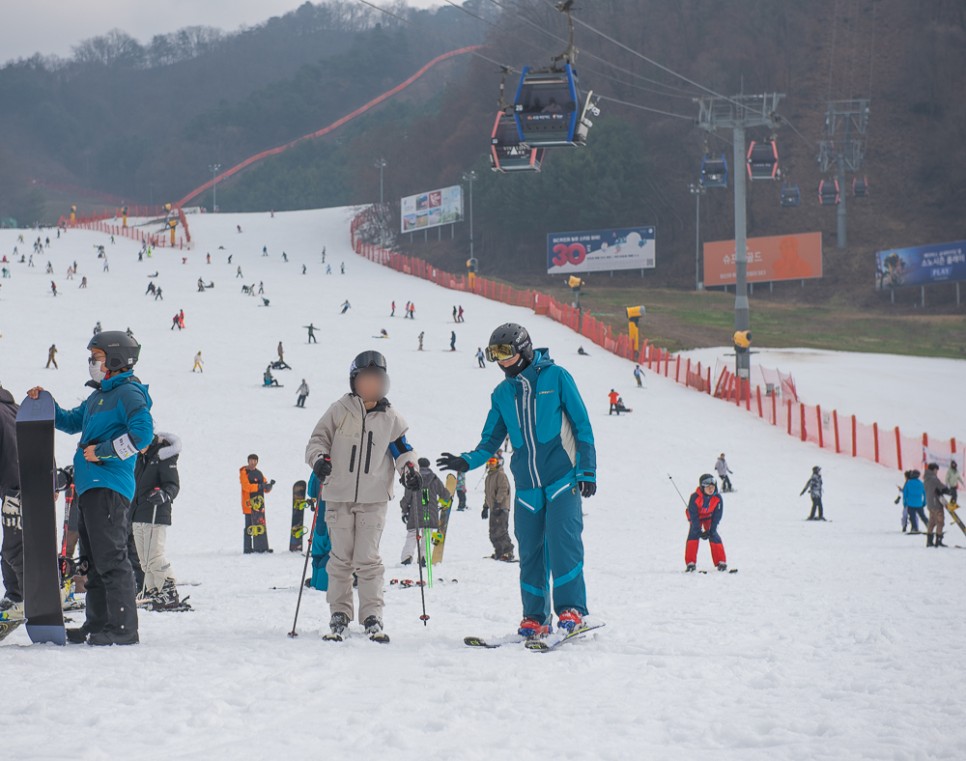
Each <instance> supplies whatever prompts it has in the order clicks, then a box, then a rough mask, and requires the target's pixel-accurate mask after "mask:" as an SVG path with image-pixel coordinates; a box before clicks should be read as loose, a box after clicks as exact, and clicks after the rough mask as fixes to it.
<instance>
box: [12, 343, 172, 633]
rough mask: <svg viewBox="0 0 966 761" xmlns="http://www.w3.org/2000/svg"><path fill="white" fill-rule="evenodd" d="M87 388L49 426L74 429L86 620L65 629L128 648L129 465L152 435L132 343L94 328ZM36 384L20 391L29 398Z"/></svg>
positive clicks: (131, 617)
mask: <svg viewBox="0 0 966 761" xmlns="http://www.w3.org/2000/svg"><path fill="white" fill-rule="evenodd" d="M87 348H88V350H89V351H90V352H91V356H90V359H89V362H88V369H89V372H90V376H91V380H92V381H93V385H94V391H93V393H91V395H90V397H89V398H88V399H87V401H86V402H84V403H83V404H81V405H79V406H77V407H75V408H74V409H71V410H65V409H62V408H61V407H60V406H59V405H57V406H56V407H55V410H56V418H55V426H56V427H57V429H58V430H61V431H64V432H65V433H70V434H73V433H80V434H81V438H80V441H81V446H78V447H77V451H76V452H75V454H74V487H75V489H76V491H77V498H76V503H75V504H76V506H77V508H78V514H79V517H80V521H79V524H78V530H79V532H80V543H81V547H82V548H83V551H84V553H85V554H84V556H83V557H82V558H81V566H82V567H83V566H85V565H86V572H87V620H86V621H85V623H84V625H83V626H81V627H79V628H73V629H68V630H67V639H68V641H70V642H72V643H82V642H85V641H86V642H87V643H88V644H90V645H133V644H136V643H137V642H138V619H137V611H136V609H135V592H136V591H135V588H134V572H133V570H132V568H131V562H130V560H129V559H128V536H129V535H130V532H131V510H130V505H131V500H132V499H133V497H134V493H135V480H134V465H135V457H136V455H137V453H138V451H139V450H141V449H143V448H145V447H146V446H148V444H150V443H151V441H152V440H153V439H154V424H153V422H152V420H151V397H150V396H149V395H148V390H147V387H146V386H143V385H141V383H140V381H139V380H138V379H136V378H135V377H134V374H133V369H134V366H135V365H136V364H137V361H138V358H139V356H140V353H141V346H140V344H138V342H137V341H136V340H135V339H133V338H131V337H130V336H128V335H127V333H125V332H123V331H120V330H108V331H103V332H99V333H98V334H97V335H95V336H94V337H93V338H92V339H91V340H90V342H89V343H88V345H87ZM41 391H43V389H42V388H41V387H39V386H36V387H34V388H32V389H30V391H28V392H27V395H28V396H29V397H30V398H31V399H36V398H38V397H39V396H40V392H41Z"/></svg>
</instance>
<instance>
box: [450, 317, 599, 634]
mask: <svg viewBox="0 0 966 761" xmlns="http://www.w3.org/2000/svg"><path fill="white" fill-rule="evenodd" d="M486 358H487V359H488V360H489V361H490V362H498V363H499V365H500V368H501V369H502V370H503V373H504V374H505V376H506V377H505V379H504V380H503V381H501V382H500V383H499V384H498V385H497V387H496V388H495V389H494V391H493V393H492V395H491V408H490V412H489V414H488V415H487V419H486V423H485V424H484V426H483V433H482V437H481V439H480V442H479V444H477V445H476V448H475V449H474V450H473V451H471V452H464V453H463V454H462V455H459V456H457V455H453V454H451V453H449V452H444V453H443V454H442V456H441V457H440V459H439V460H438V461H437V465H439V466H440V467H441V468H443V469H445V470H455V471H458V472H459V471H463V472H466V471H468V470H471V469H473V468H477V467H479V466H480V465H482V464H483V463H485V462H486V461H487V460H489V459H490V458H491V457H493V456H494V455H495V454H496V452H497V451H498V450H499V449H500V448H501V446H502V444H503V441H504V439H505V438H506V437H507V435H508V434H509V437H510V440H511V441H512V443H513V458H512V459H511V461H510V470H511V472H512V473H513V480H514V482H515V484H516V489H517V496H516V505H515V510H514V533H515V534H516V537H517V542H518V544H519V552H520V588H521V597H522V601H523V621H522V622H521V623H520V627H519V632H520V634H521V635H522V636H525V637H540V636H543V635H546V634H548V633H549V631H550V623H551V602H552V604H553V608H554V610H555V612H556V613H557V617H558V626H559V627H560V628H562V629H564V630H568V631H574V630H575V629H578V628H580V627H581V625H582V623H583V619H584V617H585V616H586V615H587V595H586V590H585V587H584V575H583V561H584V547H583V541H582V539H581V533H582V531H583V517H582V512H581V498H589V497H592V496H593V495H594V494H595V493H596V491H597V473H596V471H597V454H596V449H595V447H594V434H593V430H592V429H591V425H590V418H589V417H588V415H587V408H586V407H585V406H584V402H583V400H582V399H581V397H580V392H579V391H578V390H577V386H576V384H575V383H574V380H573V378H572V377H571V375H570V373H568V372H567V371H566V370H564V369H563V368H561V367H560V366H559V365H556V364H554V362H553V360H552V359H550V356H549V353H548V351H547V349H536V350H535V349H534V348H533V343H532V342H531V340H530V335H529V334H528V333H527V331H526V329H525V328H523V327H522V326H520V325H516V324H514V323H507V324H505V325H501V326H500V327H498V328H497V329H496V330H494V331H493V334H492V335H491V336H490V342H489V345H488V346H487V348H486ZM551 577H552V578H553V584H552V586H551V584H550V579H551ZM551 596H552V600H551Z"/></svg>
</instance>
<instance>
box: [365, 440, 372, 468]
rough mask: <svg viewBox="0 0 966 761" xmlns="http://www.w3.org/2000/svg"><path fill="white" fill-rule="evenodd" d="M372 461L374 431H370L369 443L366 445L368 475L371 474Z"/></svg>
mask: <svg viewBox="0 0 966 761" xmlns="http://www.w3.org/2000/svg"><path fill="white" fill-rule="evenodd" d="M371 460H372V431H369V443H368V445H366V474H368V473H369V463H370V461H371Z"/></svg>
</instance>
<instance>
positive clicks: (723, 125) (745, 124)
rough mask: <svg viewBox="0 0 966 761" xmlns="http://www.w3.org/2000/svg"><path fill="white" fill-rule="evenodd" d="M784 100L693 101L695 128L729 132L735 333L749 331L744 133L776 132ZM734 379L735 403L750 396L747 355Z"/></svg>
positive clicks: (741, 354)
mask: <svg viewBox="0 0 966 761" xmlns="http://www.w3.org/2000/svg"><path fill="white" fill-rule="evenodd" d="M784 97H785V96H784V95H783V94H780V93H764V94H762V95H735V96H733V97H730V98H726V97H705V98H695V102H696V103H697V104H698V126H699V127H700V128H701V129H703V130H706V131H707V132H717V131H718V130H731V134H732V142H733V145H734V158H733V159H732V166H733V167H734V170H733V172H732V176H733V178H734V186H735V331H736V332H737V331H747V330H748V329H749V328H750V327H751V316H750V310H749V308H748V213H747V185H748V173H747V170H746V165H747V158H746V156H745V152H746V150H747V148H746V146H745V131H746V130H748V129H749V128H751V129H754V128H756V127H765V128H767V129H769V130H772V131H773V130H776V129H778V126H779V123H780V121H781V117H779V116H778V104H779V102H781V100H782V98H784ZM735 375H736V376H737V378H738V380H739V400H740V399H742V398H744V396H745V395H746V394H749V393H750V392H751V388H750V381H751V352H749V351H736V352H735Z"/></svg>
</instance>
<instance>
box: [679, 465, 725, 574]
mask: <svg viewBox="0 0 966 761" xmlns="http://www.w3.org/2000/svg"><path fill="white" fill-rule="evenodd" d="M723 512H724V502H723V500H722V499H721V495H720V494H719V493H718V487H717V485H716V484H715V480H714V476H712V475H711V474H710V473H705V474H704V475H702V476H701V478H700V479H699V481H698V488H697V489H696V490H695V492H694V494H692V495H691V500H690V502H688V509H687V510H686V511H685V515H686V516H687V518H688V523H689V524H690V528H689V529H688V541H687V544H686V545H685V549H684V562H685V570H686V571H688V572H693V571H694V570H695V568H697V562H698V544H699V542H700V541H701V540H702V539H707V540H708V543H709V544H710V545H711V562H713V563H714V566H715V568H717V569H718V570H719V571H727V570H728V562H727V557H726V556H725V548H724V544H722V543H721V537H720V536H719V535H718V524H719V523H720V522H721V516H722V514H723Z"/></svg>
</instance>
